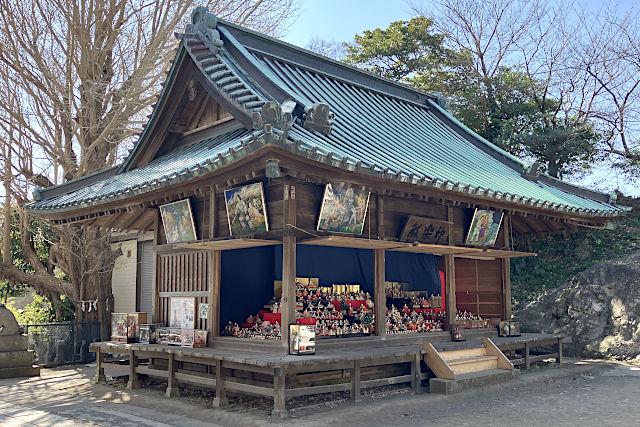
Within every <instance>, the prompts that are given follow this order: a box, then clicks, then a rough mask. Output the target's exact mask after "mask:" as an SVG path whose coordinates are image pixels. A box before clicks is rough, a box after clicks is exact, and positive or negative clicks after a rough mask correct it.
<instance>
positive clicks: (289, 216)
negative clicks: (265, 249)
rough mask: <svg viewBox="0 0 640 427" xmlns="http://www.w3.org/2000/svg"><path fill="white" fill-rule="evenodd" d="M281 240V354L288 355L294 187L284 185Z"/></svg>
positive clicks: (293, 303)
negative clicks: (282, 234)
mask: <svg viewBox="0 0 640 427" xmlns="http://www.w3.org/2000/svg"><path fill="white" fill-rule="evenodd" d="M283 208H284V209H283V229H284V237H283V238H282V301H281V305H280V307H281V314H282V324H281V325H280V326H281V328H282V352H283V353H284V354H288V353H289V325H290V324H293V323H295V321H296V236H295V229H294V228H293V227H295V226H296V186H295V185H293V184H285V185H284V194H283Z"/></svg>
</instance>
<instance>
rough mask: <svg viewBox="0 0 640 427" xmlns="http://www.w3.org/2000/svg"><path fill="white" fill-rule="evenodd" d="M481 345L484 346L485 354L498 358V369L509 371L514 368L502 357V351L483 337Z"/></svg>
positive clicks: (505, 357)
mask: <svg viewBox="0 0 640 427" xmlns="http://www.w3.org/2000/svg"><path fill="white" fill-rule="evenodd" d="M482 343H483V344H484V345H485V346H486V347H485V348H486V352H487V354H489V355H492V356H497V357H498V369H505V370H508V371H511V370H513V369H515V368H514V366H513V363H511V361H510V360H509V359H508V358H507V356H505V355H504V353H503V352H502V351H500V349H499V348H498V346H496V345H495V344H494V343H493V341H491V340H490V339H489V338H486V337H483V338H482Z"/></svg>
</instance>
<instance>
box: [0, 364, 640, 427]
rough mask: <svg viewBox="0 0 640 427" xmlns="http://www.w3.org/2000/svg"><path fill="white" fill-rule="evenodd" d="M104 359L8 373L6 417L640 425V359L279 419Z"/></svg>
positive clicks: (3, 383)
mask: <svg viewBox="0 0 640 427" xmlns="http://www.w3.org/2000/svg"><path fill="white" fill-rule="evenodd" d="M93 375H95V366H92V365H88V366H75V367H62V368H56V369H44V370H43V371H42V375H41V377H40V378H31V379H24V378H23V379H7V380H0V425H3V426H5V425H16V426H17V425H20V426H22V425H42V426H49V425H56V426H67V425H68V426H77V425H109V426H111V425H113V426H134V425H135V426H137V425H149V426H162V425H181V426H192V425H194V426H195V425H224V426H236V425H241V426H262V425H285V426H286V425H296V426H299V425H305V426H306V425H309V426H327V425H328V426H344V425H349V426H370V425H383V426H387V425H389V426H390V425H393V426H402V425H416V424H417V425H456V426H492V425H554V426H575V425H581V426H598V427H601V426H605V425H606V426H618V425H619V426H639V427H640V364H635V365H634V364H623V363H613V362H603V361H588V360H585V361H576V360H567V362H566V363H564V364H563V365H561V366H560V367H557V366H553V365H549V366H547V367H543V368H540V369H533V370H530V371H528V372H526V371H523V373H522V376H521V379H520V380H519V381H516V382H511V383H506V384H500V385H495V386H491V387H486V388H483V389H478V390H472V391H468V392H465V393H461V394H457V395H451V396H441V395H435V394H429V393H422V394H417V395H413V394H411V393H410V392H409V391H408V390H406V389H404V388H397V387H396V388H391V389H385V390H376V391H374V392H369V393H366V394H365V395H364V396H363V401H362V402H360V403H357V404H353V403H351V402H349V401H348V399H347V396H346V395H333V396H332V399H330V400H327V399H326V398H324V399H314V400H306V401H302V402H300V401H298V402H294V409H292V410H291V411H290V412H291V414H290V415H291V416H290V418H288V419H271V416H270V414H269V407H270V402H268V401H266V400H261V399H247V398H245V397H234V396H232V395H231V401H230V403H231V404H230V405H229V406H228V407H226V408H224V409H213V408H211V407H210V406H209V403H210V395H205V396H204V397H202V396H200V395H199V394H198V393H194V392H189V391H187V392H185V393H183V395H184V396H182V397H180V398H174V399H167V398H164V397H163V389H162V386H155V387H154V386H153V384H149V385H148V386H147V387H144V388H141V389H138V390H134V391H128V390H126V389H124V387H123V386H122V384H121V383H120V382H118V381H115V382H113V383H112V384H110V385H105V384H92V381H91V378H92V377H93Z"/></svg>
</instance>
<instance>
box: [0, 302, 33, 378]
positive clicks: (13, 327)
mask: <svg viewBox="0 0 640 427" xmlns="http://www.w3.org/2000/svg"><path fill="white" fill-rule="evenodd" d="M28 345H29V337H28V336H27V335H21V334H20V327H19V326H18V322H16V318H15V316H14V315H13V313H12V312H11V311H10V310H9V309H8V308H7V307H5V306H4V305H3V304H0V378H14V377H34V376H38V375H40V367H39V366H38V365H34V364H33V357H34V354H33V350H28V349H27V348H28Z"/></svg>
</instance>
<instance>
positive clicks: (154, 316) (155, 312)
mask: <svg viewBox="0 0 640 427" xmlns="http://www.w3.org/2000/svg"><path fill="white" fill-rule="evenodd" d="M161 226H162V219H161V218H160V209H156V217H155V219H154V225H153V245H152V246H151V250H152V251H153V270H152V273H151V275H152V277H151V283H153V287H152V288H151V289H152V291H151V292H152V296H151V313H150V314H151V316H149V319H147V320H148V321H149V323H152V322H154V321H158V320H160V313H159V307H158V306H159V305H160V304H158V254H157V253H156V249H155V248H156V246H157V245H158V238H159V235H160V227H161Z"/></svg>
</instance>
